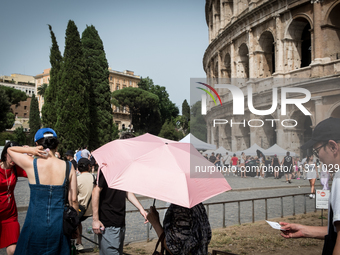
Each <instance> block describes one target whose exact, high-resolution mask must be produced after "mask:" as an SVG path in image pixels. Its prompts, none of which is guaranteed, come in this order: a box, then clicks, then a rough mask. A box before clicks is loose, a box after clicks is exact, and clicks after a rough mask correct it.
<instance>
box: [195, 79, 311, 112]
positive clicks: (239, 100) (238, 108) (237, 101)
mask: <svg viewBox="0 0 340 255" xmlns="http://www.w3.org/2000/svg"><path fill="white" fill-rule="evenodd" d="M197 83H199V84H201V85H204V86H206V87H207V88H209V89H210V90H211V91H213V92H214V93H215V95H216V96H217V97H218V99H219V101H220V104H221V105H223V104H222V100H221V98H220V96H219V94H218V93H217V92H216V90H215V89H214V88H213V87H212V86H210V85H208V84H205V83H203V82H197ZM197 88H198V89H201V90H203V91H205V92H206V93H207V94H209V95H210V97H211V98H212V99H213V101H214V103H215V105H217V103H216V100H215V98H214V97H213V95H212V94H211V93H210V92H209V91H208V90H206V89H202V88H200V87H197ZM215 88H222V89H229V91H230V92H231V95H232V97H233V115H244V94H243V91H242V90H241V89H240V88H239V87H237V86H235V85H231V84H215ZM247 92H248V95H247V99H248V100H247V103H248V109H249V111H250V112H251V113H253V114H255V115H262V116H265V115H270V114H272V113H273V112H275V110H276V108H277V105H278V88H272V106H271V108H270V109H268V110H257V109H255V107H254V105H253V89H252V86H251V85H248V86H247ZM289 93H300V94H304V95H305V97H304V98H287V94H289ZM310 99H311V93H310V92H309V90H307V89H304V88H296V87H294V88H288V87H282V88H281V115H287V105H288V104H293V105H295V106H296V107H297V108H299V109H300V111H301V112H302V113H303V114H304V115H312V114H311V113H310V112H309V111H308V110H307V109H306V108H305V107H304V106H303V105H302V104H303V103H307V102H308V101H309V100H310ZM201 107H202V108H201V113H202V115H206V114H207V97H206V94H202V103H201Z"/></svg>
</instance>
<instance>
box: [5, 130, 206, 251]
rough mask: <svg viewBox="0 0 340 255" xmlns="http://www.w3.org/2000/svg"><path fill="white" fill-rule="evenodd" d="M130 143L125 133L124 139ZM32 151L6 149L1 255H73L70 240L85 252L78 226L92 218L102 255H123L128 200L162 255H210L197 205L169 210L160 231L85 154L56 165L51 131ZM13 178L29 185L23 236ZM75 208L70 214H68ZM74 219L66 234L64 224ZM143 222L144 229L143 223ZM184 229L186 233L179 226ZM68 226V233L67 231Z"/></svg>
mask: <svg viewBox="0 0 340 255" xmlns="http://www.w3.org/2000/svg"><path fill="white" fill-rule="evenodd" d="M131 137H133V135H132V134H131V133H125V134H124V135H123V136H122V137H121V139H128V138H131ZM34 142H35V143H36V146H35V147H29V146H19V145H18V144H17V143H15V142H8V143H6V145H5V146H4V148H3V151H2V153H1V162H0V177H1V179H0V249H1V248H5V249H6V252H7V254H8V255H12V254H20V255H21V254H62V255H65V254H66V255H67V254H70V252H71V248H72V247H71V240H76V241H75V242H76V244H75V246H76V249H77V250H82V249H83V248H84V247H83V245H82V239H81V236H82V224H81V222H82V221H84V220H86V219H87V218H88V217H91V216H92V229H93V231H94V233H96V234H98V239H99V250H100V254H101V255H106V254H110V255H111V254H120V255H121V254H123V244H124V238H125V214H126V199H128V200H129V201H130V202H131V203H132V204H133V205H134V206H135V207H136V208H137V209H138V210H139V212H140V214H141V215H142V217H143V218H144V223H147V222H150V223H151V224H152V225H153V227H154V229H155V231H156V233H157V235H158V237H159V241H160V242H161V246H162V249H164V250H165V252H166V254H179V253H181V254H182V252H184V251H185V252H186V254H189V253H190V252H191V253H192V254H202V255H203V254H207V251H208V244H209V242H210V239H211V228H210V224H209V221H208V216H207V214H206V211H205V208H204V206H203V205H202V203H199V204H197V205H196V206H194V207H192V208H184V207H182V206H178V205H175V204H171V205H170V206H169V208H168V210H167V212H166V215H165V217H164V221H163V226H162V224H161V223H160V219H159V215H158V212H157V210H156V208H155V207H154V206H152V207H150V209H149V213H148V212H147V211H146V210H144V208H143V206H142V205H141V204H140V202H139V201H138V199H137V198H136V196H135V195H134V194H133V193H132V192H126V191H122V190H117V189H112V188H109V187H108V183H107V180H106V178H105V176H104V175H103V173H102V171H100V172H99V174H98V180H97V178H95V176H94V175H93V174H92V173H93V172H94V168H95V167H96V162H95V160H93V157H92V155H91V153H90V152H89V151H88V150H87V148H86V146H84V147H83V148H79V150H78V151H77V152H76V153H74V152H73V151H67V152H66V153H65V156H66V158H67V161H64V160H61V159H60V155H59V153H57V148H58V144H59V140H58V137H57V134H56V133H55V131H54V130H53V129H50V128H43V129H40V130H39V131H38V132H37V133H36V134H35V137H34ZM18 177H25V178H28V182H29V188H30V201H29V207H28V210H27V214H26V218H25V222H24V225H23V227H22V229H21V231H20V226H19V222H18V212H17V207H16V203H15V198H14V189H15V186H16V183H17V179H18ZM71 208H72V209H71ZM72 211H74V212H75V217H73V219H75V221H76V226H75V228H74V229H72V231H71V233H70V232H69V231H68V230H69V225H68V224H65V222H66V221H69V218H72ZM141 222H143V221H141ZM183 224H184V225H183ZM65 225H66V226H67V227H65Z"/></svg>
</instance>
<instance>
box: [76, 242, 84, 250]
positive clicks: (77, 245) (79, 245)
mask: <svg viewBox="0 0 340 255" xmlns="http://www.w3.org/2000/svg"><path fill="white" fill-rule="evenodd" d="M76 249H77V251H81V250H84V246H83V245H82V244H81V243H80V244H76Z"/></svg>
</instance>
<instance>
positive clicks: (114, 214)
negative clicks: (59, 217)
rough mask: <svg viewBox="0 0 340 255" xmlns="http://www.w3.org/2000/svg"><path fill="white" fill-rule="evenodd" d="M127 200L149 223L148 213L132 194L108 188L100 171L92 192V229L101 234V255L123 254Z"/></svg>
mask: <svg viewBox="0 0 340 255" xmlns="http://www.w3.org/2000/svg"><path fill="white" fill-rule="evenodd" d="M126 198H127V199H128V200H129V201H130V202H131V203H132V204H133V205H134V206H135V207H136V208H137V209H138V210H139V212H140V214H141V215H142V216H143V217H144V219H145V222H144V223H146V222H147V219H146V216H147V212H146V211H145V210H144V208H143V206H142V205H141V204H140V203H139V201H138V200H137V198H136V197H135V195H134V194H133V193H132V192H126V191H122V190H117V189H111V188H109V187H108V185H107V182H106V180H105V177H104V175H103V173H102V172H101V171H100V174H99V180H98V184H97V185H96V186H95V188H94V189H93V191H92V211H93V222H92V229H93V231H94V233H96V234H99V235H98V239H99V250H100V254H101V255H108V254H110V255H111V254H117V255H118V254H123V244H124V237H125V211H126V210H125V208H126V202H125V201H126Z"/></svg>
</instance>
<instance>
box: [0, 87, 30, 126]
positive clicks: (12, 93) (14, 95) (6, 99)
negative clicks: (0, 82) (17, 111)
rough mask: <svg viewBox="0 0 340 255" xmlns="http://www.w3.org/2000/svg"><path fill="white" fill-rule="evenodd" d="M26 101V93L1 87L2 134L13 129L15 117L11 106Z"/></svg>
mask: <svg viewBox="0 0 340 255" xmlns="http://www.w3.org/2000/svg"><path fill="white" fill-rule="evenodd" d="M26 99H27V96H26V94H25V93H24V92H22V91H20V90H17V89H13V88H9V87H5V86H0V132H2V131H4V130H6V129H7V128H11V127H13V123H14V120H15V116H14V114H13V113H12V112H11V105H12V104H18V103H19V102H20V101H24V100H26Z"/></svg>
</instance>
